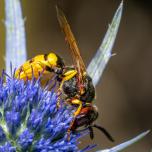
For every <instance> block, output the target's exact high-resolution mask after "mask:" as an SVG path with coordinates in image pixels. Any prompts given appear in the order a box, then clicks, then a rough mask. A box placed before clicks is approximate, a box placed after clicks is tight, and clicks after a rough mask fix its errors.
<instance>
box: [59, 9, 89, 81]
mask: <svg viewBox="0 0 152 152" xmlns="http://www.w3.org/2000/svg"><path fill="white" fill-rule="evenodd" d="M56 11H57V18H58V21H59V24H60V27H61V29H62V30H63V32H64V34H65V37H66V40H67V42H68V44H69V47H70V51H71V54H72V58H73V62H74V64H75V65H76V68H77V69H78V72H79V77H81V78H80V79H81V80H82V73H83V72H84V71H86V67H85V64H84V62H83V60H82V57H81V55H80V51H79V48H78V45H77V43H76V40H75V37H74V35H73V33H72V31H71V28H70V25H69V24H68V21H67V19H66V17H65V15H64V13H63V12H62V10H61V9H59V8H58V7H57V6H56Z"/></svg>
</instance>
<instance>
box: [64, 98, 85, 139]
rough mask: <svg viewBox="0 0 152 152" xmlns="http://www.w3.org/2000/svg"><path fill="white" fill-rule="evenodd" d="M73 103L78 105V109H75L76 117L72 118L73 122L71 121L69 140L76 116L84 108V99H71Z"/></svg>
mask: <svg viewBox="0 0 152 152" xmlns="http://www.w3.org/2000/svg"><path fill="white" fill-rule="evenodd" d="M71 103H72V104H76V105H78V109H77V110H76V111H75V113H74V119H73V120H72V122H71V123H70V127H69V129H68V132H67V135H68V141H69V140H70V132H71V128H72V126H73V123H74V121H75V118H76V116H77V115H79V113H80V111H81V109H82V101H80V100H78V99H74V100H72V101H71Z"/></svg>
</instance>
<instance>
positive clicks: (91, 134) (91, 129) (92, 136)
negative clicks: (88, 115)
mask: <svg viewBox="0 0 152 152" xmlns="http://www.w3.org/2000/svg"><path fill="white" fill-rule="evenodd" d="M88 129H89V132H90V138H91V139H93V138H94V132H93V128H92V126H89V128H88Z"/></svg>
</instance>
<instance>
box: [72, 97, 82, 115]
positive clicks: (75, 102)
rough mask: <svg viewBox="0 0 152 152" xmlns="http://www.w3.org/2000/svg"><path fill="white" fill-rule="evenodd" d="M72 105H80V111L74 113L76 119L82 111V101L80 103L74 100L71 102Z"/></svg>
mask: <svg viewBox="0 0 152 152" xmlns="http://www.w3.org/2000/svg"><path fill="white" fill-rule="evenodd" d="M71 103H72V104H76V105H78V109H77V110H76V111H75V113H74V117H76V116H77V115H78V114H79V113H80V111H81V109H82V101H80V100H78V99H74V100H72V101H71Z"/></svg>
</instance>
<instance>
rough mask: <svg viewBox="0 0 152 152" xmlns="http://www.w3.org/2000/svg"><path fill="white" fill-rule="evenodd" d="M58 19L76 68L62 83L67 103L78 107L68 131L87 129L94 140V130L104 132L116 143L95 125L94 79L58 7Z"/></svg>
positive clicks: (104, 130)
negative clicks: (88, 71)
mask: <svg viewBox="0 0 152 152" xmlns="http://www.w3.org/2000/svg"><path fill="white" fill-rule="evenodd" d="M56 10H57V18H58V21H59V24H60V27H61V29H62V31H63V32H64V34H65V38H66V41H67V43H68V44H69V47H70V52H71V54H72V59H73V63H74V67H69V69H67V71H69V72H71V74H72V77H69V79H67V80H66V81H63V83H61V85H60V87H61V88H62V90H63V93H64V94H65V95H66V96H67V99H66V101H68V102H69V103H71V104H72V105H74V106H76V107H77V109H76V111H75V113H74V119H73V121H72V122H71V124H70V127H69V129H68V134H70V131H71V130H72V131H74V130H77V129H78V128H80V127H85V128H88V129H89V130H90V137H91V139H93V136H94V133H93V128H97V129H99V130H100V131H102V132H103V133H104V134H105V135H106V136H107V137H108V138H109V139H110V140H111V141H114V140H113V138H112V136H111V135H110V134H109V133H108V132H107V131H106V129H104V128H103V127H101V126H99V125H96V124H94V121H95V120H96V119H97V118H98V111H97V108H96V106H95V105H94V104H93V103H92V102H93V100H94V99H95V87H94V85H93V82H92V78H91V77H90V76H89V74H88V73H87V70H86V67H85V64H84V62H83V59H82V57H81V55H80V50H79V48H78V45H77V42H76V39H75V37H74V35H73V33H72V31H71V28H70V25H69V23H68V21H67V19H66V17H65V15H64V13H63V12H62V10H61V9H59V8H58V7H56Z"/></svg>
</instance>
